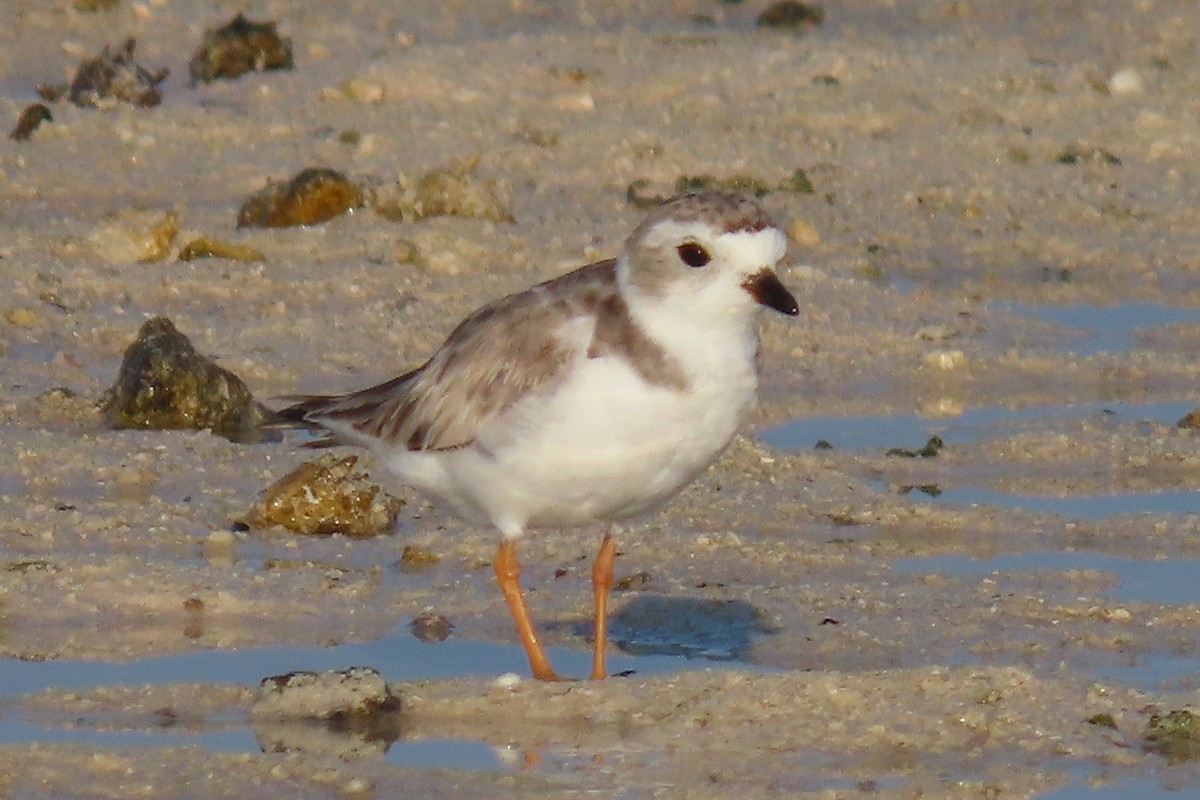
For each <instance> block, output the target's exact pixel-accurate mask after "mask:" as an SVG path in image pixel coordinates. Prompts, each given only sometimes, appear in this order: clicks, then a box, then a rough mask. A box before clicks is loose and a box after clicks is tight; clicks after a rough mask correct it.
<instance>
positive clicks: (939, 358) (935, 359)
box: [921, 350, 967, 371]
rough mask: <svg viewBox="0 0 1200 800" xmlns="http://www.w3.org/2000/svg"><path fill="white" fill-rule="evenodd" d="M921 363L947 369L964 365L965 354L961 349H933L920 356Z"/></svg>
mask: <svg viewBox="0 0 1200 800" xmlns="http://www.w3.org/2000/svg"><path fill="white" fill-rule="evenodd" d="M921 363H922V364H923V365H925V366H926V367H931V368H934V369H940V370H947V371H949V370H952V369H959V368H961V367H963V366H966V363H967V355H966V353H964V352H963V351H962V350H935V351H934V352H932V353H926V354H925V355H924V356H922V357H921Z"/></svg>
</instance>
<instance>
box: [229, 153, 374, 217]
mask: <svg viewBox="0 0 1200 800" xmlns="http://www.w3.org/2000/svg"><path fill="white" fill-rule="evenodd" d="M362 203H363V197H362V190H361V189H360V188H359V187H358V185H357V184H354V183H352V182H351V181H350V180H349V179H347V178H346V176H345V175H342V174H341V173H340V172H338V171H337V170H332V169H326V168H323V167H309V168H308V169H304V170H301V171H300V173H299V174H297V175H296V176H295V177H294V178H292V179H291V180H289V181H285V182H283V183H270V184H268V185H267V187H266V188H264V189H263V190H262V191H260V192H257V193H256V194H253V195H251V196H250V197H249V198H248V199H247V200H246V202H244V203H243V204H242V207H241V209H239V210H238V219H237V224H238V227H239V228H246V227H249V228H286V227H290V226H293V225H316V224H317V223H320V222H326V221H328V220H331V219H333V218H334V217H337V216H340V215H342V214H345V213H346V212H347V211H349V210H350V209H352V208H357V207H358V206H361V205H362Z"/></svg>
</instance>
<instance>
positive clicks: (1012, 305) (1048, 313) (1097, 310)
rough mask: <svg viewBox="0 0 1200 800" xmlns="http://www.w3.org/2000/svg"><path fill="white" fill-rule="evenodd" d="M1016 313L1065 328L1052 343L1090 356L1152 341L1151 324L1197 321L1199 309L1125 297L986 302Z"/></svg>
mask: <svg viewBox="0 0 1200 800" xmlns="http://www.w3.org/2000/svg"><path fill="white" fill-rule="evenodd" d="M988 305H989V307H991V308H993V309H997V310H999V309H1003V310H1007V311H1011V312H1013V313H1016V314H1023V315H1026V316H1030V317H1034V318H1036V319H1038V320H1041V321H1042V322H1049V323H1052V324H1055V325H1062V326H1063V327H1065V328H1067V329H1069V330H1067V331H1066V334H1067V335H1066V337H1065V338H1064V340H1063V341H1061V342H1057V343H1055V344H1056V346H1060V347H1062V348H1063V349H1064V350H1066V351H1067V352H1070V353H1074V354H1075V355H1079V356H1090V355H1095V354H1097V353H1114V354H1116V353H1127V352H1129V351H1131V350H1136V349H1138V348H1139V347H1141V346H1143V345H1144V344H1152V340H1153V338H1154V336H1155V332H1154V330H1153V329H1154V328H1156V327H1160V326H1163V325H1177V324H1196V323H1200V309H1197V308H1187V307H1183V306H1168V305H1163V304H1162V303H1147V302H1142V301H1137V300H1126V301H1124V302H1121V303H1115V304H1113V305H1108V306H1095V305H1085V304H1078V305H1069V306H1053V305H1030V304H1028V303H1018V302H1012V301H1000V302H993V303H989V304H988Z"/></svg>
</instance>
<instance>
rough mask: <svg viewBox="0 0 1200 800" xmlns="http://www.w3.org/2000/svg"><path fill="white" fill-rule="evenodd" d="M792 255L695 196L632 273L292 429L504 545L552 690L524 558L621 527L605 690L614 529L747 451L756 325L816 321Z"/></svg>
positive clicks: (284, 414)
mask: <svg viewBox="0 0 1200 800" xmlns="http://www.w3.org/2000/svg"><path fill="white" fill-rule="evenodd" d="M786 244H787V242H786V239H785V237H784V235H783V233H781V232H780V230H779V228H777V227H776V226H775V225H774V224H773V223H772V222H771V220H770V218H769V217H768V216H767V214H766V213H765V212H764V211H763V209H762V208H761V207H759V205H758V204H756V203H754V202H753V201H751V200H748V199H744V198H741V197H738V196H735V195H730V194H723V193H698V194H684V195H679V196H677V197H674V198H672V199H670V200H668V201H666V202H665V203H663V204H662V205H660V206H658V207H657V208H655V209H654V210H652V211H651V212H650V214H649V215H648V216H647V218H646V220H645V221H644V222H642V224H641V225H639V226H638V227H637V229H636V230H634V232H633V233H632V234H631V235H630V237H629V238H628V239H627V240H626V242H625V246H624V249H623V250H622V251H621V254H620V256H619V257H617V258H615V259H611V260H608V261H601V262H598V263H595V264H591V265H589V266H586V267H582V268H580V269H577V270H575V271H574V272H569V273H567V274H566V275H563V276H561V277H558V278H555V279H553V280H550V281H547V282H545V283H542V284H539V285H537V286H534V287H533V288H532V289H528V290H526V291H524V292H519V293H517V294H513V295H509V296H508V297H504V298H501V299H499V300H496V301H495V302H492V303H489V304H488V305H485V306H483V307H482V308H480V309H478V310H477V311H475V312H474V313H472V314H471V315H469V316H468V317H467V318H466V319H465V320H463V321H462V322H461V323H460V324H459V326H458V327H457V328H455V329H454V331H453V332H452V333H451V334H450V336H449V338H448V339H447V340H446V342H445V344H443V345H442V346H441V347H440V348H438V350H437V352H435V353H434V354H433V356H432V357H431V358H430V359H429V360H428V361H426V362H425V363H424V364H422V365H421V366H419V367H417V368H416V369H414V370H412V371H411V372H408V373H405V374H404V375H401V376H399V377H396V378H393V379H392V380H390V381H387V382H386V383H381V384H379V385H378V386H373V387H370V388H368V389H363V390H361V391H357V392H351V393H349V394H344V395H339V396H334V397H302V398H293V399H294V400H296V401H297V402H296V403H295V404H294V405H291V406H289V407H288V408H285V409H283V410H282V411H281V412H279V413H280V415H281V418H282V419H283V420H284V421H286V422H290V423H294V424H300V425H307V426H313V427H319V428H323V429H325V430H326V431H328V432H329V433H330V434H332V438H333V440H335V441H336V442H339V443H344V444H351V445H358V446H360V447H365V448H368V449H369V450H372V451H373V452H374V453H375V455H376V457H377V458H378V459H379V461H380V462H382V463H383V464H384V465H385V466H386V467H387V468H388V469H389V470H390V471H391V472H392V473H394V474H395V475H396V476H397V477H399V479H400V481H401V482H403V483H405V484H407V485H408V486H411V487H413V488H414V489H417V490H418V491H420V492H422V493H424V494H426V495H428V496H430V497H432V498H433V499H434V500H435V501H439V502H441V503H442V504H444V505H445V506H447V507H448V508H449V509H450V510H452V511H454V512H455V513H457V514H458V515H459V516H461V517H464V518H466V519H468V520H471V521H474V522H479V523H489V524H491V525H493V526H495V527H496V528H497V529H498V530H499V531H500V533H501V534H502V539H501V543H500V547H499V549H498V550H497V553H496V557H495V560H494V562H493V566H494V569H495V572H496V578H497V580H498V582H499V584H500V588H501V590H502V591H503V592H504V597H505V600H506V602H507V604H508V607H509V610H510V612H511V613H512V616H513V619H514V620H515V622H516V625H517V631H518V634H519V635H520V638H521V643H522V645H523V646H524V648H525V652H526V654H527V655H528V656H529V664H530V668H531V670H532V672H533V675H534V677H536V678H539V679H542V680H555V679H556V678H557V676H556V675H555V673H554V670H553V669H551V667H550V664H549V662H548V661H547V659H546V656H545V653H544V652H543V650H542V646H541V644H540V642H539V641H538V637H537V633H536V631H535V630H534V627H533V623H532V621H531V619H530V616H529V610H528V608H527V606H526V605H525V600H524V598H523V597H522V595H521V588H520V583H519V577H520V565H519V563H518V562H517V557H516V545H517V541H518V540H519V539H520V538H521V536H522V535H523V534H524V533H525V531H526V529H528V528H533V527H569V526H576V525H583V524H586V523H592V522H605V523H609V525H610V527H609V530H608V532H607V533H606V534H605V536H604V539H603V543H602V544H601V546H600V551H599V553H598V554H597V556H596V561H595V564H594V566H593V568H592V584H593V591H594V594H595V617H594V622H595V638H594V644H593V648H594V649H593V655H592V677H593V678H603V677H605V675H606V670H605V665H604V653H605V645H606V638H605V625H606V619H607V597H608V590H609V589H610V587H611V586H612V568H613V559H614V557H615V555H616V541H615V539H614V538H613V528H612V526H613V525H614V524H615V523H616V522H617V521H619V520H623V519H626V518H629V517H634V516H638V515H641V514H645V513H647V512H650V511H653V510H654V509H656V508H658V507H659V506H661V505H663V504H664V503H665V502H666V501H667V500H669V499H670V498H671V497H672V496H674V495H675V494H676V493H677V492H678V491H679V490H680V489H681V488H683V487H684V486H685V485H687V484H688V483H689V482H690V481H691V480H692V479H693V478H695V477H696V476H697V475H698V474H699V473H700V472H702V471H703V470H704V469H705V468H707V467H708V465H709V464H711V463H712V462H713V460H714V459H716V457H717V456H718V455H719V454H720V453H721V451H722V450H724V449H725V447H726V445H728V444H729V442H730V441H731V440H732V439H733V436H734V434H735V433H736V432H737V430H738V427H739V426H740V425H741V423H742V421H743V419H744V418H745V416H746V413H747V412H748V411H749V410H750V408H751V406H752V405H753V404H754V400H755V394H756V391H757V387H758V360H759V353H758V332H757V329H756V327H755V321H754V317H755V311H756V309H758V308H759V307H760V306H767V307H770V308H773V309H775V310H776V311H779V312H781V313H783V314H788V315H792V316H795V315H796V314H797V313H799V309H798V307H797V305H796V299H795V298H794V297H793V296H792V294H791V293H790V292H788V290H787V289H786V288H784V286H783V284H782V283H780V281H779V279H778V278H777V277H776V275H775V273H774V272H773V271H772V267H774V266H775V265H776V264H777V263H778V262H779V260H780V259H781V258H782V257H783V254H784V250H785V249H786Z"/></svg>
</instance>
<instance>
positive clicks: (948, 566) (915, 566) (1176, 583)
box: [891, 550, 1200, 690]
mask: <svg viewBox="0 0 1200 800" xmlns="http://www.w3.org/2000/svg"><path fill="white" fill-rule="evenodd" d="M891 566H892V569H895V570H897V571H900V572H914V573H922V574H929V573H944V574H950V575H957V576H963V575H988V576H998V577H1002V576H1003V575H1005V574H1006V573H1007V574H1010V575H1014V574H1028V573H1030V572H1036V571H1041V570H1049V571H1066V570H1095V571H1099V572H1103V573H1106V574H1108V575H1111V576H1112V578H1113V583H1112V585H1111V586H1110V587H1108V588H1106V589H1103V590H1101V591H1099V592H1098V593H1097V594H1098V595H1099V596H1101V597H1105V598H1108V599H1110V600H1115V601H1119V602H1126V603H1162V604H1175V605H1188V604H1196V603H1200V583H1197V581H1196V578H1195V576H1196V575H1197V574H1200V559H1195V558H1174V559H1161V560H1144V559H1137V558H1125V557H1122V556H1112V555H1106V554H1104V553H1095V552H1088V551H1077V550H1076V551H1066V552H1063V551H1035V552H1028V553H1005V554H1003V555H998V556H994V557H992V558H986V559H980V558H969V557H966V556H956V555H949V556H926V557H920V558H899V559H896V560H895V561H893V562H892V564H891ZM1109 655H1110V654H1106V655H1105V657H1098V658H1094V659H1090V660H1089V663H1087V664H1086V665H1085V666H1084V667H1083V668H1084V669H1086V670H1087V672H1088V673H1090V674H1091V675H1094V676H1095V677H1096V678H1099V679H1101V680H1111V681H1115V682H1119V683H1122V684H1125V685H1129V686H1136V687H1138V688H1140V689H1143V690H1157V689H1195V688H1196V684H1197V679H1198V677H1200V676H1198V672H1200V662H1198V661H1197V655H1196V653H1195V652H1191V653H1172V652H1136V653H1129V654H1125V655H1122V656H1121V657H1120V658H1121V660H1119V661H1117V662H1116V663H1114V661H1113V660H1112V658H1111V657H1109Z"/></svg>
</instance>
